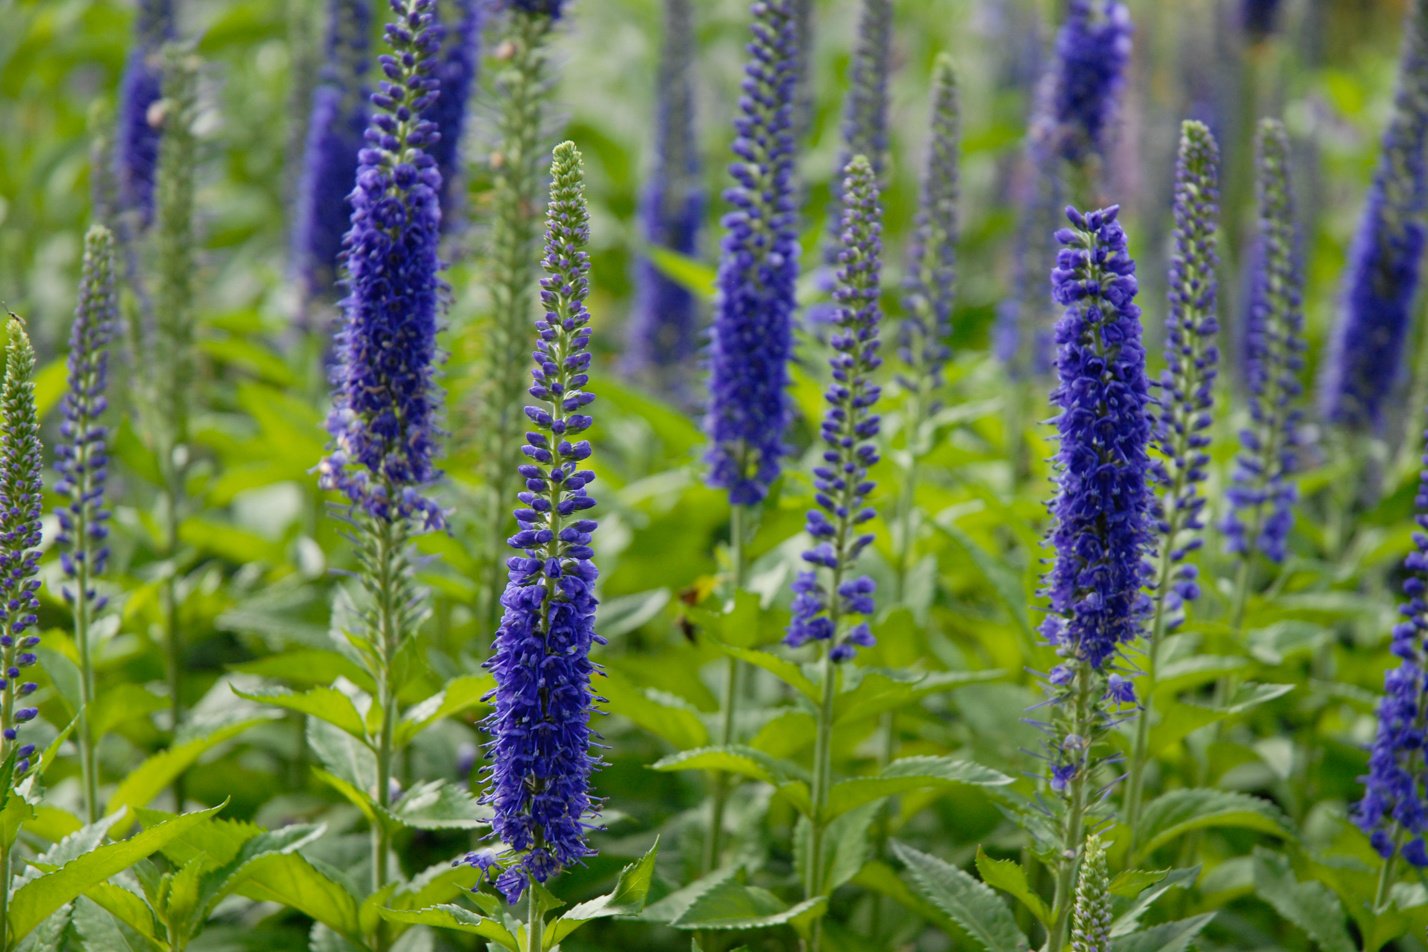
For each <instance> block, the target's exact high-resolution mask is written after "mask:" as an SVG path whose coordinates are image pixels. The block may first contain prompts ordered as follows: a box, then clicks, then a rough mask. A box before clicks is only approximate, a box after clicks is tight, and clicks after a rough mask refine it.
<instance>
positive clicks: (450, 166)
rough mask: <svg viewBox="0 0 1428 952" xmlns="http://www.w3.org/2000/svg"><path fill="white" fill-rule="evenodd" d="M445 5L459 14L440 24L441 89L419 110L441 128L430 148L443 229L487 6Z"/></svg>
mask: <svg viewBox="0 0 1428 952" xmlns="http://www.w3.org/2000/svg"><path fill="white" fill-rule="evenodd" d="M449 6H450V7H451V8H452V9H453V10H454V11H455V12H456V13H457V14H458V16H456V17H452V18H451V20H450V22H449V23H448V24H447V25H445V26H444V29H443V33H444V37H443V39H444V41H445V42H444V45H443V49H442V53H441V59H440V62H439V65H438V66H437V68H436V72H435V77H436V80H437V84H438V86H439V87H440V89H441V95H439V96H437V97H436V102H434V103H432V105H431V106H430V107H429V108H428V109H427V110H426V112H425V113H424V114H423V116H422V118H423V119H426V120H428V121H430V122H431V124H432V125H434V126H436V129H437V131H438V132H439V133H440V134H441V137H440V138H439V139H437V140H436V142H435V143H434V144H433V145H432V146H431V148H430V149H429V152H430V154H431V157H432V159H434V160H435V161H436V169H437V171H438V172H440V173H441V187H440V188H438V189H437V198H438V200H439V202H440V205H441V221H442V226H443V227H445V228H448V229H450V228H451V227H452V225H453V224H454V223H455V222H456V221H457V212H458V210H459V209H458V204H459V203H458V202H457V196H458V194H459V189H460V186H461V181H462V175H461V141H462V138H463V136H464V135H465V132H466V116H467V111H468V109H469V106H470V99H471V91H472V90H473V89H474V88H475V85H476V77H477V72H478V71H479V69H480V65H481V27H482V25H483V23H484V21H485V12H486V5H485V2H484V0H452V2H450V3H449ZM437 9H438V10H440V9H441V7H440V6H438V7H437Z"/></svg>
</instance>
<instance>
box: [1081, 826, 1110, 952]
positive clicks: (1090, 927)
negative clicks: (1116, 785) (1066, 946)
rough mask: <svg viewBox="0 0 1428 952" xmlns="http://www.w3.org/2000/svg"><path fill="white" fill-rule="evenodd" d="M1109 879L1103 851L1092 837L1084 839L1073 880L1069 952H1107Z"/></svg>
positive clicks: (1092, 835)
mask: <svg viewBox="0 0 1428 952" xmlns="http://www.w3.org/2000/svg"><path fill="white" fill-rule="evenodd" d="M1111 914H1112V908H1111V875H1110V872H1109V870H1108V869H1107V866H1106V847H1105V845H1104V844H1102V842H1101V838H1100V837H1099V836H1097V835H1096V834H1095V833H1092V834H1091V835H1090V836H1088V837H1086V852H1085V855H1084V856H1083V857H1082V859H1081V871H1080V874H1079V875H1078V877H1077V880H1076V908H1075V911H1074V912H1073V913H1072V916H1073V919H1072V927H1071V952H1110V948H1111Z"/></svg>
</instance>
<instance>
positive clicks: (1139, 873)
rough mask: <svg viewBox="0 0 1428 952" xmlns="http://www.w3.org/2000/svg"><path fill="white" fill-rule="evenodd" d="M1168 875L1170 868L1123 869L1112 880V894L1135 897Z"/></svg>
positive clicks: (1125, 897)
mask: <svg viewBox="0 0 1428 952" xmlns="http://www.w3.org/2000/svg"><path fill="white" fill-rule="evenodd" d="M1168 875H1170V870H1168V869H1123V870H1121V871H1120V872H1119V873H1117V874H1116V875H1115V878H1113V879H1112V880H1111V887H1110V890H1111V895H1113V896H1120V897H1121V898H1122V899H1134V898H1135V897H1136V896H1139V895H1140V894H1141V892H1143V891H1144V890H1146V889H1149V888H1150V887H1151V886H1154V885H1155V884H1156V883H1158V882H1161V881H1162V880H1164V879H1165V877H1166V876H1168Z"/></svg>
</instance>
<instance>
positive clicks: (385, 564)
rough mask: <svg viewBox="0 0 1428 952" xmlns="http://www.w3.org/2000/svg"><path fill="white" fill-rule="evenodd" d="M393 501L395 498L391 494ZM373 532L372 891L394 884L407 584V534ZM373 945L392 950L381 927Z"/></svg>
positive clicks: (384, 529) (381, 528) (393, 529)
mask: <svg viewBox="0 0 1428 952" xmlns="http://www.w3.org/2000/svg"><path fill="white" fill-rule="evenodd" d="M388 498H391V493H390V491H389V493H388ZM370 525H371V528H372V531H373V534H374V535H375V540H376V549H377V551H376V553H375V555H376V565H375V569H376V575H377V577H376V579H374V582H375V590H376V593H377V631H376V632H375V633H374V634H375V635H376V641H377V644H376V646H375V647H376V648H377V651H378V658H379V663H378V670H376V671H374V672H373V674H374V675H375V676H376V681H377V704H378V705H379V706H380V708H381V711H382V729H381V731H380V733H379V735H378V737H377V750H376V755H377V789H376V791H375V794H376V801H377V806H378V807H379V811H378V815H377V818H376V820H374V821H373V823H372V891H373V892H374V893H375V892H377V891H378V890H380V889H381V888H382V887H383V886H384V885H385V884H386V882H387V879H388V862H389V859H388V858H389V854H390V853H391V832H390V830H389V828H388V826H387V822H386V819H385V817H384V816H383V815H382V811H385V810H386V809H387V808H389V807H390V806H391V802H392V775H393V749H392V748H393V734H394V730H395V726H396V721H397V717H398V714H399V711H398V704H397V696H396V689H395V686H394V685H393V683H392V672H393V669H394V668H395V666H396V656H397V650H398V648H399V647H400V644H401V631H400V614H401V605H400V604H399V603H398V592H399V590H400V588H401V584H400V582H401V580H400V578H399V577H398V576H399V574H400V572H401V567H400V552H401V547H402V544H403V541H404V540H403V539H402V534H401V532H400V530H399V527H398V526H397V524H396V523H395V522H393V521H392V520H390V519H379V518H375V517H373V518H372V520H371V523H370ZM373 939H374V941H373V946H374V948H375V949H376V950H377V952H382V950H384V949H386V948H387V943H386V939H387V937H386V929H385V928H384V927H383V925H382V923H381V922H378V923H377V926H376V930H375V933H374V936H373Z"/></svg>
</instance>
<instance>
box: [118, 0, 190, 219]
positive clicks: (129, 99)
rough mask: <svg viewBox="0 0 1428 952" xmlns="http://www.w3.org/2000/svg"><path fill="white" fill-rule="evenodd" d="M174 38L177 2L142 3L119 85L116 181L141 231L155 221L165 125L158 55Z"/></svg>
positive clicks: (147, 0)
mask: <svg viewBox="0 0 1428 952" xmlns="http://www.w3.org/2000/svg"><path fill="white" fill-rule="evenodd" d="M175 35H176V34H175V29H174V5H173V0H140V3H139V14H138V17H137V19H136V20H135V21H134V46H133V49H131V50H130V52H129V59H128V60H127V61H126V62H125V64H124V75H123V77H122V78H121V79H120V81H119V130H118V134H117V135H116V136H115V141H114V178H115V181H116V183H117V185H118V188H119V207H120V208H121V209H123V210H126V211H134V212H136V213H137V215H138V219H139V224H140V226H141V227H148V225H149V223H150V222H151V221H153V218H154V173H155V170H156V169H157V168H158V164H159V135H160V128H161V124H162V117H160V116H159V115H158V114H157V112H156V110H155V109H154V106H155V105H156V104H157V103H158V102H159V99H160V97H162V95H163V75H162V74H163V69H162V63H161V62H160V58H159V51H160V48H161V47H162V46H163V45H164V44H165V43H167V42H169V41H170V40H172V39H173V38H174V36H175Z"/></svg>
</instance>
